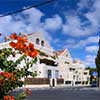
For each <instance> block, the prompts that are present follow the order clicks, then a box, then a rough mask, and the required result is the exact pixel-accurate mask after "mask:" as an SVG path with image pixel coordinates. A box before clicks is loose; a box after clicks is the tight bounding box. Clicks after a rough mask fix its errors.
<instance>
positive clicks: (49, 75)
mask: <svg viewBox="0 0 100 100" xmlns="http://www.w3.org/2000/svg"><path fill="white" fill-rule="evenodd" d="M51 77H52V72H51V70H48V78H51Z"/></svg>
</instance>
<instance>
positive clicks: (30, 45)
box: [29, 43, 34, 51]
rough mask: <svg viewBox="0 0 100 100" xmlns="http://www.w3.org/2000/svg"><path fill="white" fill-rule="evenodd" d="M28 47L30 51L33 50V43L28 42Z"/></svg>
mask: <svg viewBox="0 0 100 100" xmlns="http://www.w3.org/2000/svg"><path fill="white" fill-rule="evenodd" d="M29 49H30V50H31V51H33V50H34V45H33V44H32V43H29Z"/></svg>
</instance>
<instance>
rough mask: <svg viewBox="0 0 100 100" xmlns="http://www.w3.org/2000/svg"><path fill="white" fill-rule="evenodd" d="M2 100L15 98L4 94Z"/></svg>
mask: <svg viewBox="0 0 100 100" xmlns="http://www.w3.org/2000/svg"><path fill="white" fill-rule="evenodd" d="M4 100H15V99H14V96H9V95H6V96H4Z"/></svg>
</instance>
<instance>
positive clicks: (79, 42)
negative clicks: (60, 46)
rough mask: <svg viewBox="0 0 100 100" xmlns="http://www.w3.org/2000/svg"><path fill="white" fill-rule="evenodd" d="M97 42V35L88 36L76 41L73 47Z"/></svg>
mask: <svg viewBox="0 0 100 100" xmlns="http://www.w3.org/2000/svg"><path fill="white" fill-rule="evenodd" d="M98 42H99V37H98V36H90V37H88V38H87V39H85V40H80V41H78V43H77V44H76V45H75V48H78V47H80V46H81V47H85V46H86V45H88V44H91V43H96V44H98Z"/></svg>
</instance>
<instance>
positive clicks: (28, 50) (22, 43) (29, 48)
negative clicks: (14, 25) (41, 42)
mask: <svg viewBox="0 0 100 100" xmlns="http://www.w3.org/2000/svg"><path fill="white" fill-rule="evenodd" d="M11 38H12V39H17V43H14V42H10V46H11V47H13V48H15V49H17V50H21V51H22V52H24V53H25V54H26V55H28V56H30V57H33V58H34V57H36V56H37V55H38V52H37V51H36V50H35V49H34V45H33V44H32V43H29V44H28V45H26V42H27V38H26V37H22V36H17V35H16V34H12V35H11Z"/></svg>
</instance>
